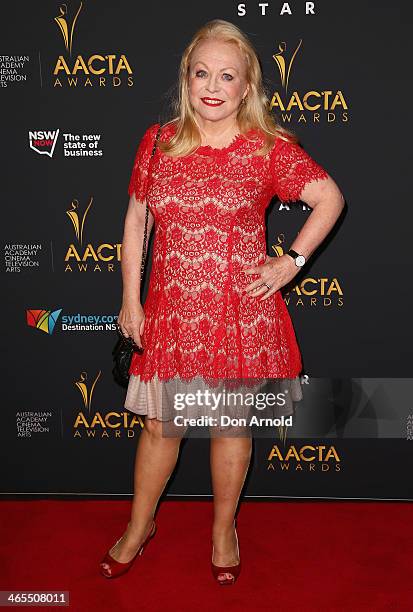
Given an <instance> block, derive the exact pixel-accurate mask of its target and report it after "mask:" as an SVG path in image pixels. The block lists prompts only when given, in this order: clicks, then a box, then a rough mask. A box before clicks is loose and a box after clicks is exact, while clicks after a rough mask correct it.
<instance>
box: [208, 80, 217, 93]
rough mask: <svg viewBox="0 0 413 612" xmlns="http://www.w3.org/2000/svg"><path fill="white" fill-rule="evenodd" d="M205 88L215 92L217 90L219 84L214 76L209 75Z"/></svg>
mask: <svg viewBox="0 0 413 612" xmlns="http://www.w3.org/2000/svg"><path fill="white" fill-rule="evenodd" d="M206 88H207V90H208V91H211V92H216V91H218V90H219V85H218V83H217V81H216V79H215V78H214V77H210V79H209V80H208V83H207V87H206Z"/></svg>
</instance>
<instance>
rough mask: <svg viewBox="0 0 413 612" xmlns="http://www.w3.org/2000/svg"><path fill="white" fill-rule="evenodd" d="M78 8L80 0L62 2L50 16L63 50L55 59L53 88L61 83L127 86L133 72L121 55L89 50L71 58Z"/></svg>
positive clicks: (79, 11)
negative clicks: (57, 29)
mask: <svg viewBox="0 0 413 612" xmlns="http://www.w3.org/2000/svg"><path fill="white" fill-rule="evenodd" d="M68 6H69V8H68ZM82 9H83V2H80V4H78V5H75V6H72V4H69V5H68V4H66V3H64V4H61V5H60V6H59V14H58V15H57V16H56V17H54V21H55V23H56V24H57V26H58V28H59V31H60V34H61V37H62V40H63V43H64V47H65V52H66V57H64V56H63V55H59V57H58V58H57V61H56V64H55V67H54V70H53V76H54V77H56V78H55V81H54V87H63V85H64V83H66V85H69V87H77V86H78V85H81V86H83V87H93V86H98V87H106V86H108V85H111V86H112V87H119V86H121V85H122V84H124V83H127V85H128V87H131V86H132V85H133V73H132V70H131V67H130V65H129V62H128V60H127V59H126V56H125V55H123V54H121V55H117V54H114V53H109V54H105V55H102V54H100V53H93V54H91V55H89V56H88V57H84V56H82V55H77V56H76V57H74V58H73V57H72V52H73V41H74V39H75V32H76V31H77V25H78V21H79V16H80V14H81V11H82Z"/></svg>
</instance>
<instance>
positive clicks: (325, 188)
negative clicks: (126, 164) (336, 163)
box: [244, 175, 344, 300]
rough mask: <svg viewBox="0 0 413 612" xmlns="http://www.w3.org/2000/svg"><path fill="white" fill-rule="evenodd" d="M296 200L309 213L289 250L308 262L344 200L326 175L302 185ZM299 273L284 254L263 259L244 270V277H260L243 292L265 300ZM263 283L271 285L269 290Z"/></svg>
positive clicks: (290, 258)
mask: <svg viewBox="0 0 413 612" xmlns="http://www.w3.org/2000/svg"><path fill="white" fill-rule="evenodd" d="M300 200H301V201H302V202H305V203H306V204H307V205H308V206H310V207H311V208H312V209H313V210H312V211H311V214H310V216H309V217H308V219H307V220H306V222H305V223H304V225H303V226H302V228H301V230H300V232H299V234H298V236H297V237H296V238H295V240H294V242H293V243H292V244H291V245H290V246H289V248H292V249H294V251H297V253H299V254H300V255H304V257H305V258H306V259H308V258H309V257H310V255H311V254H312V253H313V252H314V251H315V250H316V248H317V247H318V246H319V245H320V244H321V243H322V242H323V240H324V238H325V237H326V236H327V234H328V233H329V232H330V231H331V229H332V227H333V226H334V225H335V223H336V221H337V219H338V217H339V216H340V214H341V211H342V210H343V207H344V197H343V194H342V193H341V191H340V189H339V188H338V186H337V184H336V182H335V181H334V180H333V179H332V177H331V176H329V175H328V177H327V178H325V179H323V180H321V181H319V180H316V181H311V182H309V183H308V184H306V185H305V187H304V188H303V190H302V193H301V195H300ZM299 271H300V268H299V267H298V266H296V264H295V262H294V260H293V259H292V257H290V256H289V255H287V254H284V255H282V256H281V257H269V256H267V259H266V262H265V263H264V264H263V265H261V266H256V267H255V268H249V269H246V270H244V272H246V273H247V274H257V273H258V274H261V278H259V279H257V280H256V281H254V282H252V283H250V284H249V285H247V287H246V288H245V290H246V291H247V293H248V295H251V296H252V297H257V296H259V295H261V294H264V295H263V297H261V300H263V299H266V298H268V297H269V296H270V295H272V294H273V293H275V292H276V291H278V289H280V288H281V287H283V286H284V285H286V284H287V283H289V282H290V281H291V279H293V278H294V276H295V275H296V274H297V273H298V272H299ZM263 283H268V284H269V285H271V289H268V287H267V286H266V285H263Z"/></svg>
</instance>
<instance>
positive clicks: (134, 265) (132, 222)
mask: <svg viewBox="0 0 413 612" xmlns="http://www.w3.org/2000/svg"><path fill="white" fill-rule="evenodd" d="M145 215H146V206H145V205H144V203H143V202H137V201H136V197H135V194H134V193H132V195H131V196H130V199H129V205H128V210H127V212H126V217H125V225H124V232H123V239H122V258H121V270H122V283H123V291H122V308H121V311H120V313H119V317H118V323H119V325H120V327H121V329H122V331H123V333H124V334H125V336H130V337H132V338H133V339H134V341H135V342H136V344H137V345H138V346H142V345H141V335H142V333H143V326H144V314H143V308H142V304H141V299H140V292H141V261H142V245H143V237H144V229H145ZM153 224H154V218H153V215H152V213H151V211H150V210H149V213H148V228H147V243H146V248H148V242H149V236H150V233H151V230H152V227H153Z"/></svg>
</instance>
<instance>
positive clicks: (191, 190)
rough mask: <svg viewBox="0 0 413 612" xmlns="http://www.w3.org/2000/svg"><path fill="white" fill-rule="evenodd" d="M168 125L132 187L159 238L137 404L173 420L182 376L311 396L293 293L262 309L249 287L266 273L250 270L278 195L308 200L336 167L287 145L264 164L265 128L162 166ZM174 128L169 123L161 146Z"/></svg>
mask: <svg viewBox="0 0 413 612" xmlns="http://www.w3.org/2000/svg"><path fill="white" fill-rule="evenodd" d="M158 126H159V124H154V125H152V126H150V127H149V128H148V129H147V131H146V132H145V134H144V136H143V138H142V140H141V141H140V143H139V146H138V150H137V153H136V158H135V162H134V166H133V170H132V176H131V178H130V184H129V189H128V193H129V195H131V194H132V193H135V195H136V200H137V201H138V205H141V206H142V205H145V198H147V201H148V205H149V207H150V210H151V213H152V215H153V217H154V223H155V237H154V245H153V258H152V266H151V273H150V280H149V288H148V294H147V298H146V300H145V303H144V306H143V308H144V313H145V325H144V331H143V336H142V342H143V346H144V347H145V351H144V353H143V354H142V355H139V354H137V353H135V354H134V356H133V358H132V362H131V366H130V370H129V373H130V375H131V376H130V381H129V386H128V391H127V395H126V400H125V407H126V408H127V409H128V410H131V411H132V412H135V413H138V414H147V415H148V417H149V418H153V417H157V418H158V419H160V420H165V419H166V418H167V417H166V415H165V412H164V408H163V406H164V404H165V402H164V397H163V394H164V389H163V387H162V385H165V384H166V383H167V382H168V381H169V382H171V381H172V382H176V381H177V380H179V381H182V382H183V383H185V382H187V383H189V384H191V383H192V385H194V381H195V384H199V381H201V382H202V381H206V382H207V383H208V384H211V385H212V386H214V381H216V380H223V379H225V380H228V379H233V380H240V379H242V380H252V379H255V380H256V381H257V382H259V381H261V382H262V381H263V380H265V381H268V380H270V379H288V380H289V381H291V382H292V395H293V396H294V393H295V398H296V399H297V400H298V399H301V396H300V391H301V386H300V384H299V378H298V375H299V373H300V371H301V368H302V363H301V356H300V351H299V348H298V346H297V341H296V337H295V333H294V328H293V325H292V322H291V319H290V316H289V313H288V310H287V307H286V305H285V302H284V299H283V297H282V295H281V292H280V291H277V292H276V293H274V294H273V295H272V296H271V297H269V298H268V299H265V300H262V301H260V299H259V297H261V296H259V297H251V296H249V295H247V294H246V293H245V291H244V288H245V287H246V286H247V285H249V284H250V283H252V282H253V281H254V280H256V279H257V278H259V275H258V274H256V275H255V274H245V273H244V272H243V269H246V268H250V267H252V266H256V265H259V264H262V263H264V261H265V258H266V239H265V217H264V215H265V210H266V208H267V206H268V204H269V203H270V201H271V199H272V198H273V197H274V196H275V195H277V196H278V198H279V199H280V200H281V201H283V202H286V201H296V200H299V198H300V194H301V192H302V189H303V187H304V186H305V185H306V184H307V183H308V182H310V181H314V180H318V179H324V178H326V177H327V176H328V174H327V172H326V170H324V168H323V167H321V166H320V165H319V164H318V163H317V162H316V161H315V160H313V159H312V158H311V157H310V156H309V154H308V153H306V152H305V151H304V150H303V149H302V148H301V147H300V146H299V145H297V144H294V143H292V142H289V141H288V142H286V141H283V140H281V139H277V140H276V142H275V144H274V146H273V148H272V150H271V151H270V152H269V153H267V155H265V156H257V157H254V156H252V152H253V151H254V150H255V149H257V148H259V147H260V146H261V145H262V143H263V139H262V136H260V134H259V132H257V131H251V132H250V133H249V134H248V135H246V137H244V136H243V135H241V134H238V135H237V136H236V137H235V138H234V139H233V141H232V142H231V144H230V145H228V146H227V147H225V148H223V149H216V148H213V147H211V146H208V145H204V146H200V147H198V149H197V150H196V152H194V153H192V154H191V155H187V156H184V157H180V158H173V157H170V156H167V155H165V154H163V153H162V152H161V151H160V150H159V149H158V148H156V152H155V155H154V156H153V157H152V158H151V153H152V147H153V143H154V138H155V135H156V132H157V128H158ZM174 130H175V127H174V125H173V124H167V125H165V126H163V128H162V132H161V135H160V139H161V140H168V139H169V138H170V137H171V135H172V134H173V133H174ZM188 388H189V387H188ZM193 388H194V387H193V386H192V389H193ZM290 413H291V410H290V411H289V412H288V414H290Z"/></svg>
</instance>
